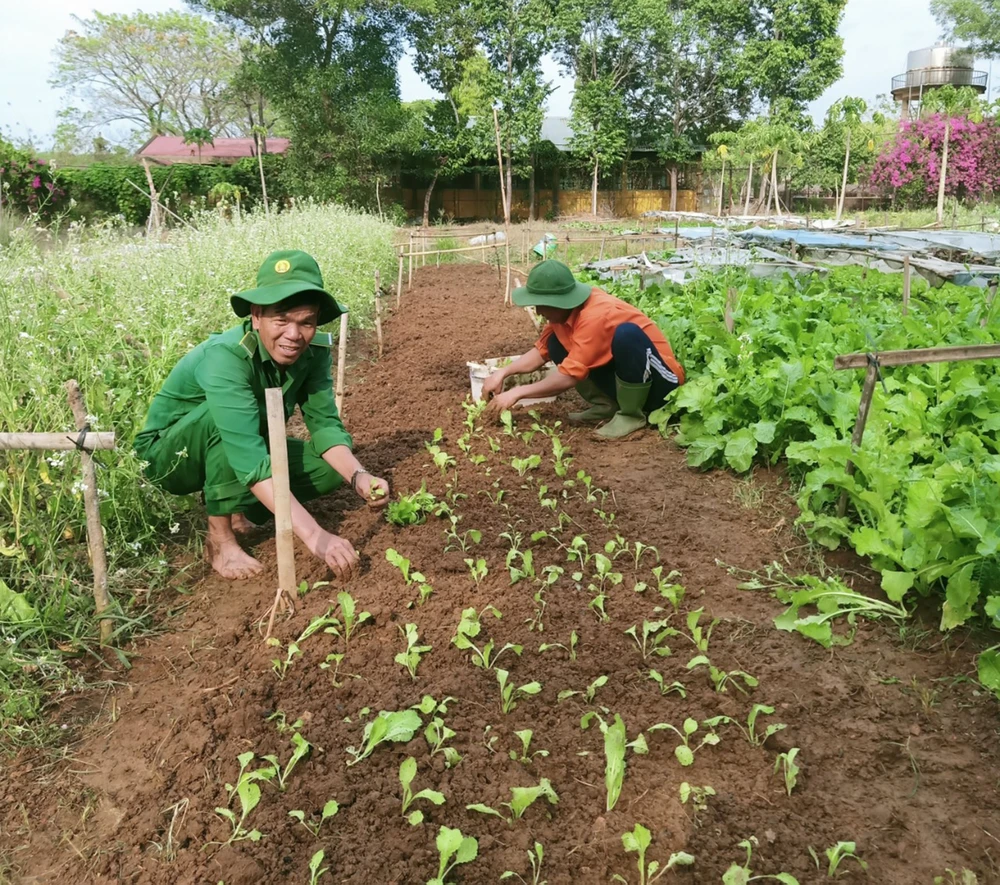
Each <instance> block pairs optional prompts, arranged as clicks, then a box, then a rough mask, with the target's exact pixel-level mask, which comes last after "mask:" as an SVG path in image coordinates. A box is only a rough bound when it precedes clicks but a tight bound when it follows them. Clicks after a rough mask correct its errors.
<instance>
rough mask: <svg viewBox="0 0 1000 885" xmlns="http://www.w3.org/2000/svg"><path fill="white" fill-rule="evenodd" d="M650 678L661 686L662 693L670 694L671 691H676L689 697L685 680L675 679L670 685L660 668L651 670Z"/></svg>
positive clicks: (683, 696) (682, 695)
mask: <svg viewBox="0 0 1000 885" xmlns="http://www.w3.org/2000/svg"><path fill="white" fill-rule="evenodd" d="M649 678H650V679H652V680H653V682H655V683H656V684H657V685H658V686H660V694H662V695H664V696H666V695H668V694H670V692H672V691H676V692H677V694H679V695H680V696H681V697H682V698H686V697H687V689H686V688H685V687H684V683H683V682H677V681H676V680H674V681H673V682H671V683H670V685H667V684H666V682H664V681H663V675H662V674H661V673H660V672H659V671H658V670H650V671H649Z"/></svg>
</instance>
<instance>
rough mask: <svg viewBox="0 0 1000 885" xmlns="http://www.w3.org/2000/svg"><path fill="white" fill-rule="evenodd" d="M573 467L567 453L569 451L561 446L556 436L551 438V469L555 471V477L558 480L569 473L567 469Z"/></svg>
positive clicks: (571, 459) (570, 457) (560, 441)
mask: <svg viewBox="0 0 1000 885" xmlns="http://www.w3.org/2000/svg"><path fill="white" fill-rule="evenodd" d="M572 465H573V457H572V456H571V455H570V453H569V449H568V448H567V447H566V446H564V445H563V443H562V440H561V439H559V437H558V436H553V437H552V467H553V468H554V469H555V473H556V476H558V477H559V478H560V479H561V478H563V477H564V476H566V474H567V473H569V468H570V467H571V466H572Z"/></svg>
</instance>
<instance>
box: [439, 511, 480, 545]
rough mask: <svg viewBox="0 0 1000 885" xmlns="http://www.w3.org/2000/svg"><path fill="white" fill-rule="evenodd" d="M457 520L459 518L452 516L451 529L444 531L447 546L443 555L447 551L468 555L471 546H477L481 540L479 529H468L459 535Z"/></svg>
mask: <svg viewBox="0 0 1000 885" xmlns="http://www.w3.org/2000/svg"><path fill="white" fill-rule="evenodd" d="M458 520H459V517H457V516H452V517H451V528H450V529H446V530H445V533H444V536H445V538H446V539H447V540H448V544H447V545H446V546H445V548H444V552H445V553H447V552H448V551H449V550H461V551H462V552H463V553H468V552H469V548H470V547H471V546H472V545H473V544H478V543H479V542H480V541H482V540H483V533H482V532H481V531H479V529H469V530H468V531H467V532H462V533H461V534H459V533H458Z"/></svg>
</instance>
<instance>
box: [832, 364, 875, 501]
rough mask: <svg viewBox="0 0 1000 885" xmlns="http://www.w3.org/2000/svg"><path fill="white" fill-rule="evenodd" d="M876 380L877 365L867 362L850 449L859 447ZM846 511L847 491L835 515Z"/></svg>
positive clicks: (849, 471)
mask: <svg viewBox="0 0 1000 885" xmlns="http://www.w3.org/2000/svg"><path fill="white" fill-rule="evenodd" d="M876 381H878V366H877V364H876V363H874V362H871V363H869V364H868V371H867V372H866V373H865V383H864V385H863V386H862V388H861V401H860V402H859V403H858V420H857V422H856V423H855V424H854V433H853V434H852V435H851V451H855V450H857V449H859V448H861V440H862V439H863V438H864V435H865V425H866V424H867V423H868V413H869V412H870V411H871V407H872V394H873V393H874V392H875V382H876ZM854 469H855V468H854V461H848V462H847V466H846V471H847V475H848V476H854ZM845 513H847V491H846V490H844V491H843V492H841V493H840V500H839V501H837V516H843V515H844V514H845Z"/></svg>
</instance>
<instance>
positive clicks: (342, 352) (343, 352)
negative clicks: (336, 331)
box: [337, 313, 347, 417]
mask: <svg viewBox="0 0 1000 885" xmlns="http://www.w3.org/2000/svg"><path fill="white" fill-rule="evenodd" d="M346 362H347V314H346V313H342V314H341V315H340V346H339V347H338V348H337V411H338V412H339V413H340V416H341V417H343V415H344V369H345V364H346Z"/></svg>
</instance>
